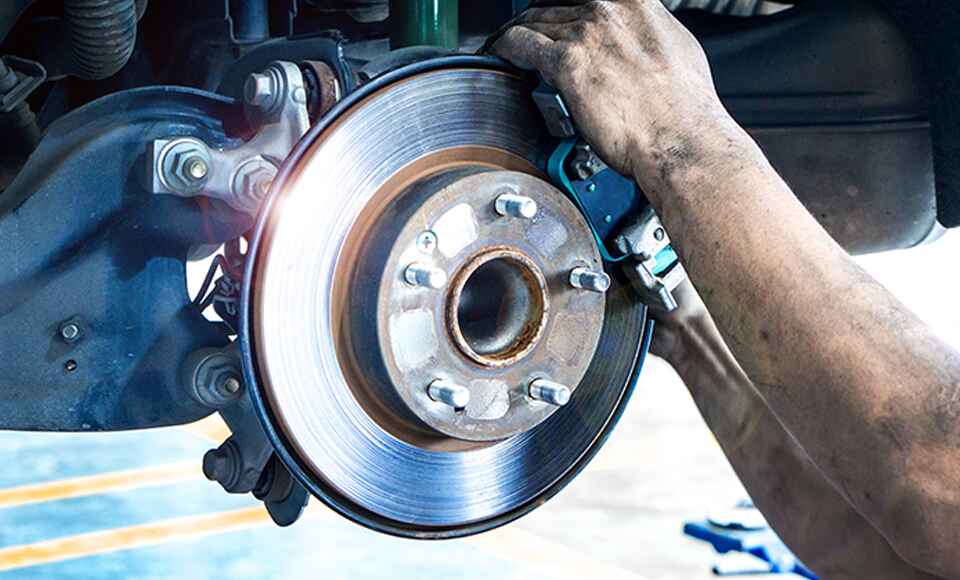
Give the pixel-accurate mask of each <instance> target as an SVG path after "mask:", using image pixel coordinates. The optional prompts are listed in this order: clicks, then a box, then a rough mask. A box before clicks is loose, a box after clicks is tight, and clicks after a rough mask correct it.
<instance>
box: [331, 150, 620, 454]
mask: <svg viewBox="0 0 960 580" xmlns="http://www.w3.org/2000/svg"><path fill="white" fill-rule="evenodd" d="M479 161H482V159H475V160H474V163H478V162H479ZM521 194H522V196H523V197H524V198H526V199H528V200H531V201H532V202H535V205H536V208H537V210H536V214H535V215H534V216H531V217H530V218H521V217H515V216H511V215H503V214H501V213H500V212H499V211H497V200H498V199H501V198H502V197H503V196H504V195H513V196H519V195H521ZM389 196H390V197H391V199H390V201H389V202H387V203H384V204H382V205H380V204H377V205H376V206H374V208H373V209H372V210H370V211H368V212H367V214H368V215H365V216H364V217H363V218H361V219H360V220H358V224H361V225H359V226H358V227H355V228H354V229H353V231H352V232H351V235H350V236H349V238H348V241H347V247H348V248H349V247H351V246H353V245H354V244H356V245H357V246H359V250H358V252H357V254H356V260H350V261H348V262H343V264H342V268H343V271H342V272H341V273H340V275H338V277H337V279H338V280H339V281H341V282H340V283H342V284H344V285H345V287H344V288H342V290H340V291H338V292H337V293H338V295H340V296H343V297H345V298H346V303H345V304H344V305H343V307H342V312H343V313H344V314H343V316H344V319H345V323H346V324H347V325H348V326H349V328H350V329H351V332H349V333H347V334H346V336H345V337H344V339H345V340H344V341H343V342H342V344H343V347H344V348H342V349H341V355H344V354H347V355H348V356H341V360H342V361H343V363H344V364H345V366H346V367H348V369H349V373H350V375H351V377H352V378H353V380H352V381H351V385H352V386H353V388H354V390H355V392H356V393H357V396H358V399H360V400H361V401H362V403H363V404H364V405H365V407H366V408H367V409H368V410H369V412H370V413H371V414H372V415H375V416H377V417H378V418H381V419H382V417H380V413H381V412H382V411H386V412H388V413H390V414H392V415H393V417H391V418H388V419H387V420H381V423H382V424H383V425H384V426H385V427H386V428H387V429H389V430H391V432H392V433H393V434H394V435H395V436H397V437H399V438H401V439H404V440H406V441H410V442H414V443H418V444H427V445H430V446H431V447H438V446H439V447H444V448H450V447H451V446H454V447H463V446H462V445H458V444H456V443H454V442H449V441H432V442H428V443H423V442H420V439H421V438H423V437H424V436H427V437H429V436H431V435H433V436H434V437H436V436H444V437H452V438H454V439H456V440H460V441H472V442H490V441H497V440H501V439H505V438H507V437H510V436H512V435H516V434H518V433H522V432H524V431H528V430H530V429H532V428H533V427H535V426H536V425H538V424H540V423H541V422H543V421H544V420H545V419H547V418H548V417H549V416H550V415H552V414H553V413H554V412H555V411H556V410H557V409H558V406H557V405H551V404H548V403H544V402H542V401H539V400H536V399H534V398H532V397H530V396H529V384H530V383H531V382H532V381H535V380H537V379H545V380H550V381H553V382H556V383H560V384H564V385H569V389H570V391H571V392H573V391H575V390H576V386H577V385H578V384H579V383H580V381H581V379H583V376H584V374H585V373H586V371H587V367H588V366H589V365H590V361H591V360H592V359H593V355H594V352H595V351H596V347H597V343H598V341H599V339H600V332H601V330H602V328H603V319H604V309H605V299H604V296H603V294H600V293H595V292H584V291H582V290H579V289H577V288H575V287H573V286H572V285H571V284H570V283H569V277H570V272H572V271H574V270H576V269H578V268H593V269H599V268H602V262H601V257H600V254H599V251H598V250H597V247H596V243H595V242H594V240H593V236H592V234H591V231H590V228H589V226H588V225H587V222H586V220H585V219H584V218H583V216H582V215H581V214H580V213H579V212H578V211H577V209H576V207H575V206H574V205H573V203H572V202H570V201H569V200H568V199H567V198H566V197H565V196H564V195H563V194H561V193H560V192H559V191H558V190H557V189H555V188H554V187H553V186H551V185H550V184H548V183H546V182H545V181H543V180H542V179H540V178H539V177H536V176H533V175H529V174H527V173H522V172H519V171H506V170H500V171H496V170H491V169H487V168H484V167H483V166H482V165H479V164H476V165H472V166H471V165H468V166H465V167H462V168H457V169H447V170H444V171H441V172H440V173H439V174H434V175H428V176H426V177H423V178H421V179H420V180H418V181H417V182H416V183H414V184H413V185H411V186H410V187H407V188H403V189H402V190H401V191H394V192H391V193H390V194H389ZM370 214H374V215H370ZM362 224H369V226H368V227H364V226H363V225H362ZM424 235H427V236H428V237H430V238H431V239H433V240H435V241H436V243H435V244H431V245H429V246H428V247H427V248H424V246H423V244H422V243H419V242H421V241H422V240H423V237H424ZM411 268H416V269H417V270H418V271H431V272H433V273H435V277H436V279H438V280H439V279H442V280H446V281H447V282H446V284H444V285H443V287H441V288H437V287H433V285H421V284H411V283H409V282H410V280H409V278H410V276H409V275H408V272H409V271H410V269H411ZM371 305H376V306H375V308H376V316H375V317H372V316H370V313H369V312H368V311H369V309H370V307H371ZM384 371H385V372H384ZM440 379H442V380H444V381H447V382H449V383H452V384H455V385H459V386H460V387H461V388H462V389H464V390H465V391H466V392H469V397H468V400H469V402H468V403H467V404H465V405H464V407H463V408H457V407H456V406H451V405H449V404H443V403H442V402H438V401H437V400H436V399H435V398H433V397H431V396H430V393H429V388H428V387H429V385H431V384H432V383H433V382H434V381H436V380H440ZM370 397H373V398H375V399H377V400H370ZM411 415H412V417H411ZM398 425H400V427H399V428H397V427H398Z"/></svg>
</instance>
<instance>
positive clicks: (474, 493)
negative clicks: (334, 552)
mask: <svg viewBox="0 0 960 580" xmlns="http://www.w3.org/2000/svg"><path fill="white" fill-rule="evenodd" d="M526 86H527V85H526V83H525V81H523V80H522V79H520V78H518V77H516V76H514V74H513V73H510V72H508V71H507V70H505V69H501V68H500V65H496V64H493V62H492V61H490V60H487V59H477V58H472V57H457V58H451V59H442V60H439V61H432V62H430V63H425V64H422V65H415V66H413V67H408V68H406V69H403V70H400V71H397V72H395V73H391V74H388V75H386V76H385V77H383V78H381V79H378V80H377V81H374V82H373V83H371V84H370V85H368V86H366V87H364V89H362V90H361V91H360V92H358V93H357V94H355V95H353V96H351V97H349V98H348V99H347V100H346V101H345V102H344V103H342V104H341V105H340V106H338V107H337V108H336V109H335V111H334V112H333V113H332V114H331V115H330V116H328V117H327V118H326V119H325V120H324V123H323V124H322V125H321V126H319V127H316V128H315V129H314V131H312V132H311V133H310V135H309V136H308V137H307V138H306V139H305V140H304V142H303V143H302V144H301V146H300V147H298V149H297V150H296V151H295V152H294V154H293V156H292V157H291V159H290V160H289V161H288V164H287V165H286V166H285V169H284V170H283V171H282V172H281V175H280V176H279V177H278V180H277V185H276V187H275V188H274V190H273V191H274V192H275V193H274V194H273V195H272V196H271V199H270V200H269V202H268V205H267V207H266V208H265V210H264V213H263V214H262V215H261V220H260V223H259V226H258V228H257V234H256V235H255V236H254V238H253V240H252V243H251V251H250V256H251V259H250V260H249V262H248V269H247V272H246V276H245V277H246V279H247V280H249V283H248V284H247V285H245V288H244V292H245V293H244V301H243V309H242V320H241V342H242V353H243V355H244V363H245V365H244V366H245V370H246V375H247V377H246V378H247V383H248V385H249V386H250V389H251V395H252V396H253V399H254V401H255V403H256V407H257V409H258V412H259V413H260V414H261V416H262V418H263V420H264V425H265V427H266V430H267V433H268V434H269V436H270V438H271V440H272V441H273V443H274V445H275V446H276V447H277V449H278V453H279V455H280V457H281V458H282V459H283V462H284V464H285V465H286V466H287V467H288V468H289V469H290V470H291V471H292V472H293V473H294V474H295V475H296V476H297V478H298V480H299V481H300V482H302V483H303V484H304V485H305V486H306V487H307V488H309V489H310V490H311V491H312V492H313V493H314V494H315V495H317V496H318V497H320V498H321V499H322V500H323V501H325V502H326V503H328V504H329V505H331V506H332V507H334V509H336V510H338V511H339V512H341V513H342V514H344V515H346V516H347V517H349V518H351V519H353V520H355V521H358V522H360V523H363V524H364V525H367V526H370V527H373V528H375V529H379V530H381V531H386V532H389V533H393V534H399V535H408V536H416V537H421V538H422V537H451V536H459V535H464V534H469V533H475V532H478V531H482V530H484V529H488V528H490V527H494V526H497V525H500V524H502V523H505V522H507V521H510V520H512V519H514V518H516V517H518V516H520V515H522V514H523V513H525V512H527V511H529V510H530V509H533V507H535V506H536V505H539V503H541V502H542V501H543V500H544V499H545V498H547V497H549V496H551V495H552V494H553V493H555V492H556V491H557V490H558V489H559V488H560V487H562V486H563V485H564V484H565V483H566V481H568V480H569V479H570V478H571V477H572V476H573V475H574V474H575V473H576V471H577V470H579V469H580V468H581V467H582V466H583V465H584V464H585V462H586V461H587V460H588V459H589V457H590V456H592V454H593V453H594V452H595V451H596V450H597V447H598V445H599V444H600V443H601V442H602V440H603V437H604V435H605V434H606V432H607V431H608V430H609V428H610V427H611V426H612V424H613V423H614V422H615V419H616V417H617V416H618V415H619V412H620V410H621V409H622V406H623V404H624V403H625V401H626V399H627V397H628V396H629V391H630V389H631V385H632V381H633V378H634V377H635V374H636V372H637V371H638V369H639V365H640V363H641V358H642V353H643V352H644V341H645V337H646V336H647V332H646V331H645V328H646V323H645V315H644V314H645V309H644V308H643V306H642V305H640V304H639V303H638V302H636V301H635V300H633V299H632V298H631V296H630V293H629V292H625V291H624V289H623V288H622V286H621V284H622V282H620V281H619V280H614V281H613V282H612V286H611V287H610V289H609V291H607V292H603V291H594V290H598V289H600V290H602V289H603V288H593V289H592V290H591V289H585V288H578V287H576V286H575V285H574V284H571V272H573V271H574V270H577V269H578V268H579V269H581V270H584V271H586V272H588V273H593V274H595V275H596V276H598V277H599V276H600V274H602V268H603V263H602V260H601V257H600V254H599V248H598V247H597V245H596V242H595V240H594V238H593V236H592V233H591V231H590V229H589V227H588V226H587V224H586V222H585V219H584V218H583V216H582V215H581V214H580V213H579V212H578V211H577V209H576V207H575V206H574V205H573V204H572V203H571V202H570V201H569V200H568V199H567V198H566V197H565V196H564V195H563V194H561V193H560V192H559V191H558V190H556V189H555V188H554V187H553V186H552V185H551V184H550V183H549V182H547V181H544V177H543V173H542V169H541V166H540V164H541V163H542V158H543V154H542V153H543V151H544V146H545V140H549V136H548V135H547V134H546V131H545V128H544V126H543V123H542V121H541V120H540V117H539V115H538V114H537V112H536V109H535V108H534V106H533V103H532V100H531V99H530V97H529V92H528V91H529V89H528V88H526ZM426 119H430V122H429V123H426V122H424V120H426ZM346 151H351V152H353V153H352V154H350V155H345V154H344V152H346ZM504 195H509V196H514V197H513V198H512V199H508V200H507V201H510V202H516V203H517V204H518V205H515V206H514V209H513V210H508V209H506V205H505V203H504V201H503V200H502V199H501V196H504ZM524 197H525V198H527V199H528V200H532V201H533V202H534V205H535V208H534V207H532V206H531V205H530V204H528V203H527V204H526V209H523V206H524V205H525V202H524V200H522V199H520V198H524ZM498 200H500V203H499V204H498ZM498 206H499V209H500V210H502V211H498ZM411 268H414V269H415V270H414V271H413V274H409V272H411ZM602 277H603V278H605V279H606V280H607V281H608V283H609V278H607V277H606V274H602ZM601 286H602V284H601ZM595 353H603V355H602V356H598V355H595ZM424 482H430V484H429V485H424Z"/></svg>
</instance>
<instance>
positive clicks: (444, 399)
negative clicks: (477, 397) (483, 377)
mask: <svg viewBox="0 0 960 580" xmlns="http://www.w3.org/2000/svg"><path fill="white" fill-rule="evenodd" d="M427 395H429V396H430V398H431V399H433V400H434V401H436V402H438V403H443V404H444V405H447V406H448V407H453V408H454V409H463V408H464V407H466V406H467V405H468V404H469V403H470V391H469V390H468V389H467V388H466V387H463V386H460V385H457V384H454V383H451V382H450V381H448V380H445V379H437V380H435V381H433V382H432V383H430V386H429V387H427Z"/></svg>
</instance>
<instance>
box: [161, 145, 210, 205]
mask: <svg viewBox="0 0 960 580" xmlns="http://www.w3.org/2000/svg"><path fill="white" fill-rule="evenodd" d="M211 166H212V160H211V158H210V150H209V149H207V146H206V144H205V143H203V142H202V141H200V140H198V139H193V138H189V137H184V138H182V139H175V140H173V141H170V142H169V143H167V144H166V145H165V146H164V148H163V151H162V152H161V154H160V161H159V163H158V167H157V171H158V173H159V174H160V181H161V183H162V184H163V186H164V187H166V188H167V189H168V190H170V191H171V192H172V193H177V194H193V193H196V192H198V191H200V190H202V189H203V187H204V185H206V184H207V180H208V179H209V177H210V170H211Z"/></svg>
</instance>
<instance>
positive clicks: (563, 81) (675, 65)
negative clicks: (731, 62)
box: [491, 0, 732, 190]
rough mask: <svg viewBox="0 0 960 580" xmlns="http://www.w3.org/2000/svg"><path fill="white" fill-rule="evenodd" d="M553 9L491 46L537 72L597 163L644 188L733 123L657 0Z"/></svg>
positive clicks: (521, 22) (696, 52)
mask: <svg viewBox="0 0 960 580" xmlns="http://www.w3.org/2000/svg"><path fill="white" fill-rule="evenodd" d="M551 3H552V4H567V5H566V6H553V7H535V8H530V9H529V10H527V11H526V12H524V13H523V14H522V15H521V16H520V17H518V18H517V19H516V20H515V21H514V22H513V23H512V26H510V27H509V28H507V29H506V30H504V31H503V33H502V35H501V36H500V37H499V39H497V41H496V42H495V43H494V44H493V46H492V48H491V50H492V51H493V52H494V53H495V54H497V55H499V56H501V57H503V58H505V59H507V60H510V61H511V62H513V63H514V64H515V65H517V66H518V67H520V68H526V69H536V70H538V71H540V73H541V74H542V75H543V76H544V78H545V80H546V81H547V82H548V83H550V84H551V85H553V86H554V87H556V88H557V89H558V90H559V91H560V92H561V94H562V95H563V97H564V100H565V101H566V103H567V106H568V107H569V108H570V110H571V115H572V116H573V120H574V122H575V123H576V125H577V127H578V129H579V130H580V132H581V134H582V135H583V137H584V138H585V139H586V140H587V142H589V143H590V145H591V146H592V147H593V148H594V150H596V151H597V152H598V154H599V155H600V156H601V158H603V160H604V161H606V162H607V164H609V165H610V166H611V167H613V168H614V169H615V170H617V171H618V172H620V173H621V174H623V175H626V176H633V177H634V178H636V179H637V180H638V182H639V183H640V186H641V187H643V188H644V189H645V190H648V189H653V188H656V189H659V187H658V185H659V182H661V181H665V180H666V179H669V177H670V175H669V174H670V173H671V171H672V170H673V169H675V168H676V167H677V166H678V165H682V164H684V163H692V162H695V160H693V159H691V157H692V156H694V155H695V149H696V148H697V147H699V146H700V141H702V140H703V139H709V138H711V137H710V135H711V128H712V126H713V125H716V124H718V123H719V124H723V125H729V124H730V123H732V121H731V120H730V119H729V116H728V115H727V113H726V111H725V110H724V108H723V106H722V105H721V104H720V101H719V99H718V97H717V94H716V90H715V88H714V85H713V80H712V77H711V74H710V67H709V65H708V64H707V59H706V56H705V55H704V52H703V49H702V48H701V47H700V44H699V43H698V42H697V40H696V39H695V38H694V37H693V35H692V34H691V33H690V32H689V31H688V30H687V29H686V28H684V26H683V25H682V24H680V23H679V22H678V21H677V20H676V19H675V18H674V17H673V15H672V14H670V12H669V11H668V10H667V9H666V8H664V6H663V5H662V4H661V2H660V0H609V1H592V2H585V1H577V0H560V1H554V2H551Z"/></svg>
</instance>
